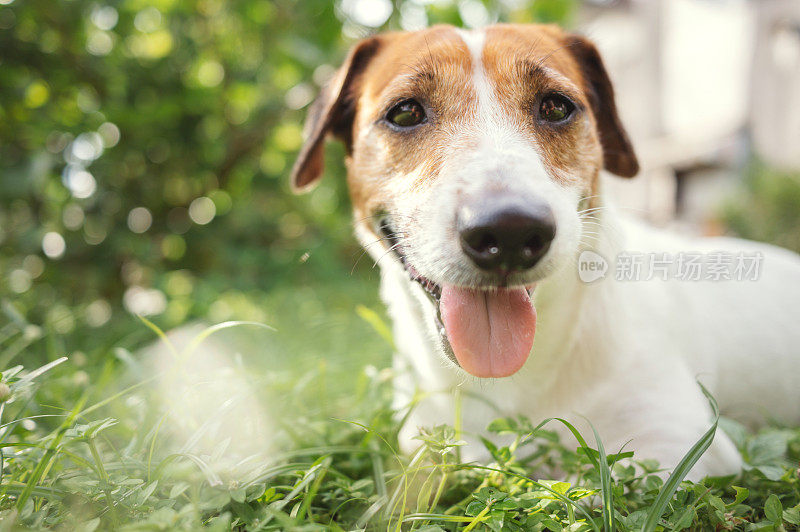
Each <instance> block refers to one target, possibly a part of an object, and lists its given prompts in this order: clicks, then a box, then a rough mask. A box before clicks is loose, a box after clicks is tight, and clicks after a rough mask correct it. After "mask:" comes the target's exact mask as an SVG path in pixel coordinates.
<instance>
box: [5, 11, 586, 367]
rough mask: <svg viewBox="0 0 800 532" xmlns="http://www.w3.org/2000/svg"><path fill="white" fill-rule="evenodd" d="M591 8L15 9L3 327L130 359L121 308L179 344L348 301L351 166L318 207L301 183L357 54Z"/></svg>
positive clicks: (10, 23)
mask: <svg viewBox="0 0 800 532" xmlns="http://www.w3.org/2000/svg"><path fill="white" fill-rule="evenodd" d="M574 7H575V2H574V1H573V0H536V1H530V0H528V1H511V0H508V1H507V2H502V1H491V2H490V1H486V2H481V1H478V0H461V1H459V2H454V1H447V0H444V1H442V0H438V1H435V2H423V1H419V0H404V1H400V0H398V1H395V2H393V3H392V2H390V1H389V0H341V1H340V2H330V1H327V0H325V1H323V0H310V1H303V2H298V1H294V0H273V1H264V0H238V1H235V2H228V1H224V0H119V1H105V2H103V1H98V0H16V1H15V0H0V51H1V52H0V272H2V280H0V291H1V292H0V295H1V296H2V298H3V302H4V305H3V310H2V312H3V317H4V318H3V319H6V320H10V321H13V322H16V323H17V325H19V326H20V327H22V326H24V325H25V324H28V323H34V324H40V325H43V326H44V327H45V331H52V332H54V333H57V334H56V335H55V336H56V337H59V338H61V337H71V336H74V335H80V336H81V339H80V342H78V344H79V345H94V346H99V345H112V344H113V343H114V342H116V341H118V337H119V336H121V335H124V334H127V332H128V331H129V330H130V329H131V327H137V325H136V323H135V320H131V319H130V318H129V317H128V316H127V315H126V314H125V313H123V312H121V309H122V303H123V302H124V304H125V306H126V307H127V309H128V310H131V311H135V312H138V313H142V314H145V315H152V316H155V319H157V321H159V322H160V324H161V325H162V326H164V327H171V326H174V325H176V324H178V323H181V322H183V321H185V320H187V319H189V318H192V317H196V316H209V317H210V318H211V319H214V320H221V319H228V318H232V317H245V318H255V319H259V318H261V319H264V318H265V316H264V314H263V313H262V312H260V310H259V306H260V305H261V304H262V303H263V302H262V301H261V300H260V299H259V297H262V296H265V295H266V294H269V293H270V292H271V291H272V290H273V289H274V288H276V287H279V286H287V285H292V286H306V285H310V284H311V283H312V282H314V283H316V286H320V285H324V284H325V283H336V282H341V280H342V279H345V278H347V277H348V276H349V274H350V272H351V271H352V270H353V268H354V263H356V262H357V258H358V255H359V252H358V250H357V249H356V248H355V244H354V241H353V240H352V238H351V237H350V228H349V223H348V214H347V211H348V208H347V199H346V193H345V190H344V187H343V179H342V176H343V171H342V166H341V164H339V163H338V159H340V157H331V158H330V161H331V163H332V164H329V166H328V174H329V175H328V178H327V179H325V180H323V184H322V186H321V187H320V188H319V189H317V190H316V191H315V192H314V193H313V194H312V195H311V196H310V197H304V198H296V197H293V196H292V195H291V194H290V193H289V192H288V187H287V184H286V174H287V172H288V168H289V167H290V166H291V164H292V160H293V156H294V153H295V152H296V150H297V149H298V148H299V146H300V142H301V121H302V115H303V108H304V107H306V106H307V105H308V104H309V103H310V101H311V100H312V99H313V97H314V96H315V94H316V93H317V91H318V89H319V87H320V86H321V85H322V84H324V83H325V82H326V80H327V79H328V78H329V76H330V75H331V74H332V72H333V71H334V68H335V66H336V65H337V64H338V62H339V61H340V60H341V57H342V56H343V55H344V53H345V50H346V48H347V47H348V46H349V45H350V44H352V42H354V41H355V40H356V39H357V38H359V37H363V36H365V35H367V34H368V33H369V32H372V31H377V30H381V29H384V28H399V27H402V28H406V29H414V28H416V27H420V26H423V25H426V24H433V23H438V22H448V23H453V24H458V25H466V26H470V25H472V26H474V25H481V24H484V23H486V22H489V21H492V20H512V21H520V22H529V21H535V20H542V21H553V22H561V23H567V22H568V21H569V19H570V17H571V16H572V13H573V11H574ZM330 149H331V150H333V151H335V153H336V154H338V155H341V150H340V148H339V147H337V146H332V147H331V148H330ZM369 266H370V263H369V261H368V260H364V261H360V262H358V264H357V267H359V268H369ZM306 295H308V294H306ZM319 297H336V296H332V295H330V294H327V295H321V296H319ZM353 297H354V299H355V300H358V298H359V297H361V295H360V294H357V295H354V296H353ZM298 299H299V296H298ZM282 301H283V303H281V304H289V305H291V304H292V303H291V302H289V303H287V302H286V301H285V300H282ZM326 303H327V302H326ZM347 304H349V305H350V308H352V304H351V303H350V302H348V303H347ZM318 306H320V305H318ZM120 318H122V319H120ZM0 326H2V322H0ZM25 330H27V331H28V332H29V333H30V334H29V336H30V340H31V342H34V340H36V338H38V337H39V336H41V330H39V329H36V328H30V327H28V328H27V329H25ZM92 330H101V331H102V334H97V333H93V332H92ZM37 331H38V332H37ZM2 332H3V329H2V328H0V334H2ZM40 343H41V342H40ZM43 347H47V346H43ZM63 347H64V346H63V345H57V346H53V345H50V346H49V348H48V349H49V350H50V351H51V352H52V353H55V352H57V351H59V350H60V349H62V348H63Z"/></svg>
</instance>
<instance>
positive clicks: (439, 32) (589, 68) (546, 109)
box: [292, 25, 638, 377]
mask: <svg viewBox="0 0 800 532" xmlns="http://www.w3.org/2000/svg"><path fill="white" fill-rule="evenodd" d="M307 133H308V140H307V142H306V144H305V146H304V147H303V150H302V151H301V153H300V156H299V158H298V161H297V163H296V165H295V168H294V171H293V176H292V179H293V186H294V187H295V188H296V189H303V188H306V187H308V186H310V185H312V184H313V183H314V182H315V181H316V180H317V179H318V178H319V177H320V174H321V172H322V167H323V164H322V163H323V161H322V157H323V152H322V148H323V143H324V139H325V137H326V135H327V134H329V133H331V134H333V135H335V136H337V137H339V138H340V139H342V140H343V141H344V142H345V144H346V147H347V152H348V156H347V168H348V183H349V188H350V194H351V198H352V202H353V208H354V211H355V220H356V222H355V223H356V233H357V235H358V236H359V238H360V239H361V241H362V244H363V245H364V246H365V247H366V249H367V251H369V252H370V254H371V255H372V256H373V257H374V258H375V260H378V261H380V262H379V264H380V265H381V267H382V268H385V269H388V270H389V273H390V274H392V273H396V274H399V275H402V276H403V277H404V279H405V280H406V281H407V282H408V283H410V284H411V285H412V286H411V290H413V293H414V294H415V295H416V296H417V297H418V299H419V302H420V305H422V307H423V311H424V312H425V314H426V316H428V319H427V321H428V322H429V323H428V326H429V328H430V330H431V333H432V334H434V335H436V337H438V338H439V340H440V344H441V347H442V353H443V354H444V355H446V356H447V357H448V358H449V359H451V360H452V361H454V362H456V363H457V364H459V365H460V366H461V367H462V368H463V369H465V370H466V371H468V372H469V373H471V374H473V375H476V376H479V377H501V376H506V375H510V374H512V373H514V372H516V371H517V370H518V369H519V368H520V367H521V366H522V364H523V363H524V362H525V360H526V359H527V356H528V353H529V352H530V350H531V346H532V343H533V333H534V329H535V323H536V314H535V310H534V308H533V305H532V303H531V295H532V292H533V290H534V288H535V284H536V283H537V282H538V281H539V280H541V279H543V278H545V277H546V276H548V275H550V274H551V273H553V272H554V271H555V270H557V269H559V268H561V267H564V266H565V265H567V264H573V263H574V258H575V256H576V253H577V251H578V249H579V247H580V245H581V238H582V235H583V234H584V232H587V231H591V229H589V228H588V227H590V226H586V227H587V228H586V229H585V225H586V224H585V220H586V218H588V216H586V213H588V212H590V211H586V210H585V209H587V208H588V207H589V206H590V205H591V204H592V203H593V201H592V200H593V198H594V197H595V194H596V187H597V180H598V174H599V172H600V169H601V168H603V167H604V166H605V168H606V169H608V170H609V171H611V172H613V173H616V174H618V175H621V176H632V175H634V174H635V173H636V172H637V171H638V164H637V161H636V157H635V155H634V153H633V150H632V148H631V146H630V143H629V142H628V139H627V136H626V134H625V131H624V130H623V128H622V126H621V124H620V122H619V118H618V117H617V113H616V108H615V104H614V97H613V91H612V88H611V84H610V82H609V80H608V77H607V75H606V72H605V69H604V67H603V65H602V62H601V60H600V58H599V56H598V54H597V51H596V49H595V48H594V46H593V45H592V44H590V43H589V42H587V41H586V40H584V39H582V38H580V37H577V36H574V35H568V34H565V33H563V32H562V31H561V30H559V29H558V28H556V27H553V26H532V25H524V26H514V25H498V26H492V27H489V28H487V29H485V30H475V31H470V32H468V31H463V30H458V29H455V28H452V27H446V26H437V27H433V28H430V29H428V30H424V31H420V32H414V33H390V34H383V35H379V36H375V37H371V38H369V39H366V40H364V41H362V42H360V43H359V44H358V45H356V46H355V47H354V49H353V50H352V51H351V53H350V55H349V57H348V59H347V60H346V62H345V64H344V66H342V68H341V69H340V70H339V72H338V73H337V75H336V76H335V78H334V80H333V81H332V82H331V84H330V85H329V86H328V87H327V88H326V90H325V91H323V94H322V95H321V96H320V97H319V99H318V100H317V102H316V103H315V107H314V110H313V111H312V113H311V116H310V117H309V120H308V125H307Z"/></svg>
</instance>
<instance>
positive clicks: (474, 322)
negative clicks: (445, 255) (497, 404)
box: [439, 285, 536, 377]
mask: <svg viewBox="0 0 800 532" xmlns="http://www.w3.org/2000/svg"><path fill="white" fill-rule="evenodd" d="M439 310H440V311H441V314H442V321H443V322H444V327H445V330H446V331H447V337H448V338H449V340H450V346H451V347H452V348H453V352H454V353H455V355H456V359H458V363H459V364H461V367H462V368H464V370H465V371H468V372H469V373H471V374H472V375H475V376H476V377H507V376H509V375H512V374H514V373H516V372H517V371H518V370H519V369H520V368H521V367H522V365H523V364H524V363H525V361H526V360H527V359H528V354H529V353H530V351H531V347H532V346H533V334H534V332H535V330H536V309H534V307H533V303H532V302H531V298H530V296H529V295H528V291H527V290H526V289H524V288H512V289H498V290H495V291H491V292H490V291H483V290H470V289H467V288H460V287H458V286H448V285H444V286H442V299H441V302H440V304H439Z"/></svg>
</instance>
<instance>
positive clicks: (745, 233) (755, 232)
mask: <svg viewBox="0 0 800 532" xmlns="http://www.w3.org/2000/svg"><path fill="white" fill-rule="evenodd" d="M744 185H745V186H744V187H743V189H742V190H741V192H740V195H739V197H737V198H733V199H731V200H730V201H728V203H727V205H724V206H723V211H722V219H723V221H724V222H725V224H726V225H727V226H728V227H729V228H730V229H731V230H732V231H733V232H734V233H736V234H737V235H738V236H741V237H743V238H748V239H751V240H761V241H764V242H772V243H774V244H776V245H778V246H782V247H785V248H787V249H791V250H794V251H796V252H798V253H800V175H798V173H797V172H781V171H779V170H775V169H771V168H769V167H768V166H766V165H764V164H763V163H761V162H757V161H756V162H753V163H752V164H751V165H750V168H749V169H748V171H747V172H746V175H745V181H744Z"/></svg>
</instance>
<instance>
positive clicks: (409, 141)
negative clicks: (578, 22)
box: [292, 24, 638, 213]
mask: <svg viewBox="0 0 800 532" xmlns="http://www.w3.org/2000/svg"><path fill="white" fill-rule="evenodd" d="M481 62H482V67H483V68H484V69H485V72H486V76H487V78H488V80H489V81H490V83H491V85H492V88H493V90H494V91H495V94H496V96H497V100H498V104H499V107H500V108H502V111H503V112H504V114H505V115H506V116H507V117H509V119H511V120H513V124H514V126H515V127H516V128H518V129H519V131H520V133H522V134H523V135H525V136H526V137H527V138H530V140H531V143H532V145H535V146H537V147H538V148H539V150H540V151H541V152H542V159H543V160H544V163H545V165H546V166H547V167H548V168H549V170H550V171H551V173H552V175H553V176H554V177H555V178H556V179H563V180H567V181H569V180H575V179H585V180H588V182H587V183H585V184H584V186H585V187H588V188H594V182H595V180H596V175H597V171H598V170H599V168H600V167H601V166H604V167H605V168H606V169H607V170H609V171H610V172H612V173H615V174H617V175H620V176H625V177H630V176H633V175H635V174H636V173H637V171H638V162H637V160H636V156H635V154H634V152H633V148H632V146H631V144H630V141H629V140H628V137H627V135H626V133H625V130H624V128H623V127H622V124H621V122H620V120H619V117H618V115H617V110H616V105H615V102H614V93H613V89H612V87H611V83H610V81H609V78H608V75H607V73H606V71H605V68H604V66H603V63H602V61H601V59H600V57H599V54H598V53H597V50H596V49H595V47H594V45H592V44H591V43H590V42H589V41H587V40H586V39H584V38H582V37H579V36H575V35H570V34H565V33H564V32H563V31H562V30H560V29H559V28H557V27H556V26H541V25H505V24H503V25H496V26H492V27H489V28H487V29H486V39H485V44H484V48H483V50H482V53H481ZM474 67H475V65H473V57H472V56H471V51H470V50H469V48H468V46H467V44H466V43H465V41H464V40H463V39H462V38H461V37H460V36H459V34H458V32H457V31H456V30H455V29H454V28H452V27H449V26H435V27H432V28H429V29H427V30H423V31H419V32H413V33H402V32H398V33H387V34H382V35H378V36H373V37H370V38H367V39H365V40H363V41H361V42H359V43H358V44H356V45H355V46H354V47H353V49H352V50H351V52H350V53H349V55H348V57H347V59H346V60H345V63H344V65H343V66H342V67H341V68H340V69H339V71H338V72H337V74H336V76H335V77H334V79H333V81H332V82H331V83H330V84H329V86H328V87H326V88H325V89H324V90H323V91H322V93H321V95H320V96H319V98H318V99H317V101H316V102H315V104H314V106H313V108H312V111H311V113H310V115H309V118H308V121H307V125H306V132H307V140H306V143H305V144H304V146H303V148H302V150H301V152H300V155H299V156H298V159H297V162H296V163H295V165H294V168H293V171H292V186H293V188H294V189H295V190H304V189H306V188H309V187H310V186H311V185H313V184H314V183H315V182H316V181H317V180H318V179H319V177H320V175H321V174H322V170H323V144H324V140H325V138H326V136H327V135H328V134H332V135H334V136H335V137H337V138H339V139H341V140H342V141H343V142H344V143H345V146H346V148H347V154H348V157H347V159H348V160H347V163H348V181H349V185H350V187H349V188H350V193H351V197H352V199H353V204H354V207H355V208H356V211H362V212H366V213H369V212H371V208H370V207H368V204H373V205H377V204H380V203H385V202H386V201H387V198H390V197H391V194H393V192H392V191H393V190H397V189H398V188H402V189H404V190H414V189H416V188H419V187H424V186H425V184H426V183H428V182H431V181H432V180H433V179H435V178H436V176H437V175H438V173H439V170H440V168H441V167H442V165H443V164H444V162H445V161H446V160H447V158H448V157H450V156H452V154H453V153H456V152H458V151H459V150H461V149H463V148H469V147H470V143H471V142H472V139H471V137H470V135H469V134H464V130H465V128H464V126H465V125H469V124H470V123H471V122H472V121H473V120H474V119H475V117H476V114H477V107H478V105H477V98H476V92H475V86H474V79H473V74H474ZM548 92H555V93H559V94H564V95H565V96H567V97H568V98H569V99H570V100H571V101H572V102H574V103H575V105H576V106H577V107H578V108H579V110H580V111H581V112H582V113H583V114H584V115H585V119H584V120H581V121H577V120H576V121H574V122H573V123H571V124H565V125H564V127H549V126H548V127H543V126H542V125H541V124H537V123H536V120H535V119H533V118H532V117H534V116H535V114H536V113H537V111H538V106H539V105H540V102H541V98H542V95H543V94H546V93H548ZM404 99H415V100H417V101H419V102H420V103H422V104H423V105H424V106H425V108H426V110H427V113H428V116H427V123H426V127H425V128H420V129H418V130H408V131H393V130H391V128H390V127H389V126H388V125H387V123H386V122H385V120H383V118H384V117H385V115H386V113H387V112H388V111H389V109H391V108H392V106H393V105H396V104H397V103H398V102H400V101H402V100H404ZM393 180H394V181H393ZM397 180H403V182H402V183H401V184H402V187H395V185H397V183H396V181H397Z"/></svg>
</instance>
